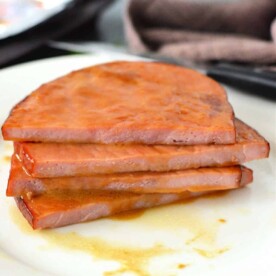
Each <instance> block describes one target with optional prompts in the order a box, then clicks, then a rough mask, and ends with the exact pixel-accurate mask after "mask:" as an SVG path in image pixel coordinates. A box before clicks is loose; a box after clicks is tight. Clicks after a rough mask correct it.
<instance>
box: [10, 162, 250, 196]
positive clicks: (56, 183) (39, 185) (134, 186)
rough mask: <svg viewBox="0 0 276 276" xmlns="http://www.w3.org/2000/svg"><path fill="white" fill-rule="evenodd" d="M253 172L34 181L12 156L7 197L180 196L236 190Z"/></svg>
mask: <svg viewBox="0 0 276 276" xmlns="http://www.w3.org/2000/svg"><path fill="white" fill-rule="evenodd" d="M252 179H253V175H252V171H251V170H250V169H248V168H245V167H243V166H235V167H221V168H200V169H190V170H183V171H176V172H163V173H162V172H136V173H123V174H110V175H94V176H81V177H63V178H33V177H31V176H28V175H27V174H26V173H25V171H24V170H23V169H22V166H21V164H20V162H19V161H18V160H17V158H15V157H13V160H12V168H11V172H10V178H9V182H8V188H7V195H8V196H17V197H18V196H21V195H23V194H28V195H29V196H33V195H37V194H42V193H61V192H62V191H64V192H67V193H68V192H69V191H71V192H72V193H75V192H78V191H89V190H94V189H97V190H106V191H117V192H120V191H121V192H133V193H181V192H184V191H190V192H201V191H215V190H225V189H235V188H239V187H242V186H244V185H246V184H248V183H250V182H251V181H252Z"/></svg>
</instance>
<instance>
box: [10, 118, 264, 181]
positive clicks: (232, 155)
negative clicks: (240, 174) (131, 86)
mask: <svg viewBox="0 0 276 276" xmlns="http://www.w3.org/2000/svg"><path fill="white" fill-rule="evenodd" d="M235 125H236V132H237V135H236V137H237V141H236V143H235V144H233V145H195V146H164V145H163V146H161V145H152V146H147V145H133V144H132V145H99V144H56V143H53V144H50V143H48V144H45V143H20V142H18V143H15V152H16V154H18V156H19V158H20V159H21V161H22V163H23V164H24V167H25V168H26V170H27V171H28V173H29V174H30V175H32V176H33V177H39V178H45V177H46V178H47V177H64V176H87V175H93V174H110V173H122V172H134V171H173V170H184V169H191V168H199V167H219V166H233V165H238V164H243V163H245V162H248V161H251V160H254V159H260V158H265V157H267V156H268V154H269V144H268V143H267V141H266V140H265V139H264V138H263V137H262V136H260V135H259V134H258V133H257V132H256V131H255V130H254V129H252V128H251V127H249V126H248V125H246V124H245V123H243V122H242V121H240V120H238V119H236V120H235Z"/></svg>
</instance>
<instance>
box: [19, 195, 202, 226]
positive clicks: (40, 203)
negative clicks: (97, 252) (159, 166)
mask: <svg viewBox="0 0 276 276" xmlns="http://www.w3.org/2000/svg"><path fill="white" fill-rule="evenodd" d="M201 194H204V193H190V192H184V193H180V194H133V193H122V192H106V191H90V192H83V191H78V192H76V193H69V192H64V191H63V192H61V193H48V194H43V195H39V196H36V197H32V198H29V197H28V196H27V195H24V196H22V197H21V198H15V200H16V203H17V205H18V207H19V209H20V211H21V212H22V214H23V215H24V216H25V218H26V219H27V220H28V222H29V223H30V224H31V226H32V227H33V228H34V229H39V228H54V227H60V226H64V225H69V224H74V223H80V222H84V221H90V220H94V219H98V218H101V217H106V216H111V215H114V214H118V213H120V212H124V211H130V210H135V209H144V208H150V207H154V206H158V205H164V204H168V203H171V202H176V201H179V200H182V199H186V198H190V197H194V196H198V195H201Z"/></svg>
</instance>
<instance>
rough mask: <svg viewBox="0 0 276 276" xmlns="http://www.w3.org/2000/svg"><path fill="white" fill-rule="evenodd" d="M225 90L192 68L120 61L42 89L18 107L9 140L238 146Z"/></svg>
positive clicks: (9, 128)
mask: <svg viewBox="0 0 276 276" xmlns="http://www.w3.org/2000/svg"><path fill="white" fill-rule="evenodd" d="M233 118H234V116H233V110H232V107H231V105H230V104H229V102H228V100H227V96H226V93H225V91H224V89H223V88H222V87H221V86H220V85H219V84H218V83H217V82H215V81H214V80H212V79H210V78H208V77H206V76H204V75H202V74H200V73H198V72H195V71H193V70H190V69H184V68H182V67H178V66H173V65H168V64H161V63H155V62H124V61H121V62H112V63H107V64H101V65H97V66H92V67H89V68H85V69H82V70H78V71H75V72H72V73H70V74H68V75H66V76H64V77H61V78H58V79H56V80H54V81H52V82H49V83H47V84H44V85H42V86H41V87H40V88H38V89H37V90H36V91H34V92H33V93H32V94H30V95H29V96H28V97H27V98H26V99H24V100H23V101H22V102H20V103H19V104H17V105H16V106H15V107H14V108H13V110H12V112H11V114H10V116H9V117H8V119H7V120H6V122H5V123H4V125H3V127H2V133H3V137H4V139H5V140H13V141H36V142H40V141H42V142H58V143H65V142H66V143H68V142H73V143H103V144H113V143H130V142H134V143H142V144H179V145H195V144H233V143H235V128H234V123H233Z"/></svg>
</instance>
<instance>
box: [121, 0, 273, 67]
mask: <svg viewBox="0 0 276 276" xmlns="http://www.w3.org/2000/svg"><path fill="white" fill-rule="evenodd" d="M125 31H126V38H127V41H128V44H129V47H130V50H131V51H133V52H135V53H141V52H147V51H154V52H156V53H159V54H162V55H166V56H171V57H174V58H178V59H181V60H192V61H202V62H205V61H213V60H225V61H236V62H246V63H256V64H272V63H276V0H242V1H241V0H240V1H234V2H233V1H232V2H229V1H228V2H216V3H214V2H212V3H211V2H209V3H208V2H206V1H199V0H197V1H195V0H151V1H148V0H130V1H129V3H128V5H127V8H126V13H125Z"/></svg>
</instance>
